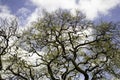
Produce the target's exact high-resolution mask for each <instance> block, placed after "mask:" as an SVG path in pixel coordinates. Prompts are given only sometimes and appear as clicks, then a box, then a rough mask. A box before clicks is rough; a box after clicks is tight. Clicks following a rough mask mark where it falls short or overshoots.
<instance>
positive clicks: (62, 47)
mask: <svg viewBox="0 0 120 80" xmlns="http://www.w3.org/2000/svg"><path fill="white" fill-rule="evenodd" d="M118 26H119V25H117V24H114V23H112V22H110V23H105V22H102V23H101V24H98V25H95V24H94V23H92V22H91V21H88V20H86V19H85V16H84V15H83V14H81V12H79V11H76V14H75V15H73V14H71V13H70V11H67V10H57V11H55V12H53V13H48V12H44V15H43V17H42V18H40V19H38V21H37V22H34V23H33V25H32V27H31V28H29V29H28V30H27V31H25V32H23V36H21V37H20V39H19V41H18V42H19V45H18V44H17V45H15V46H17V47H18V49H15V51H14V53H15V54H14V55H13V56H10V57H9V61H10V65H9V66H8V67H7V68H6V71H8V72H9V74H12V77H10V78H11V79H12V80H14V79H17V80H42V79H43V80H47V79H48V80H79V79H84V80H101V79H109V80H110V78H111V77H113V76H114V77H116V78H118V79H119V78H120V70H119V69H120V63H119V62H118V61H119V58H120V46H119V45H120V44H119V38H120V36H119V32H120V31H119V28H118ZM115 36H116V37H115ZM20 49H22V50H23V51H20ZM21 55H25V56H27V57H25V58H23V56H21ZM33 56H34V57H33ZM29 58H30V59H33V58H34V61H33V62H30V61H29V60H28V59H29ZM109 77H110V78H109Z"/></svg>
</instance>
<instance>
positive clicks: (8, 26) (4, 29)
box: [0, 18, 17, 80]
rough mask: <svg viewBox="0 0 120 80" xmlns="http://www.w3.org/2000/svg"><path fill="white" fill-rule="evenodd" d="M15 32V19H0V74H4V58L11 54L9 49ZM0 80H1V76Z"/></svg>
mask: <svg viewBox="0 0 120 80" xmlns="http://www.w3.org/2000/svg"><path fill="white" fill-rule="evenodd" d="M16 31H17V21H16V19H15V18H11V20H9V19H7V18H6V19H3V18H0V73H2V72H3V73H4V70H5V66H4V64H5V59H6V58H5V56H6V55H9V54H10V52H11V48H12V47H13V45H14V44H12V40H13V39H14V37H15V34H16ZM0 80H2V77H1V74H0Z"/></svg>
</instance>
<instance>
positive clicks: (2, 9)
mask: <svg viewBox="0 0 120 80" xmlns="http://www.w3.org/2000/svg"><path fill="white" fill-rule="evenodd" d="M13 17H14V18H15V16H14V15H12V14H11V11H10V9H9V7H7V6H6V5H0V18H2V19H6V18H7V19H8V18H13Z"/></svg>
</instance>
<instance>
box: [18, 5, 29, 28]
mask: <svg viewBox="0 0 120 80" xmlns="http://www.w3.org/2000/svg"><path fill="white" fill-rule="evenodd" d="M30 13H31V11H30V10H29V9H27V8H25V7H22V8H20V9H18V11H17V13H16V15H17V17H18V19H19V24H20V25H21V26H23V25H25V24H26V22H27V20H26V18H27V17H28V16H30Z"/></svg>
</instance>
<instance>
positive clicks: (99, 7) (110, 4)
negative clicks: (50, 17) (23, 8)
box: [30, 0, 120, 20]
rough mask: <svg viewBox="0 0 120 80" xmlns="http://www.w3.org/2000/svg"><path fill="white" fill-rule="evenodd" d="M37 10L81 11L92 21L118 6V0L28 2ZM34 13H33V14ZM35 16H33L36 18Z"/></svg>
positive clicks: (35, 0) (39, 0) (34, 0)
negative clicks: (60, 9) (61, 9)
mask: <svg viewBox="0 0 120 80" xmlns="http://www.w3.org/2000/svg"><path fill="white" fill-rule="evenodd" d="M30 1H31V2H32V3H33V4H34V5H36V6H37V7H38V8H45V9H46V10H47V11H50V12H51V11H54V10H56V9H58V8H63V9H69V10H75V9H78V10H81V11H82V12H83V13H84V14H86V17H87V18H88V19H90V20H94V19H95V18H97V17H99V14H103V15H106V14H108V13H109V11H110V10H111V9H113V8H115V7H116V6H117V5H120V0H80V1H79V2H78V3H77V4H76V1H75V0H30ZM34 13H35V12H34ZM36 15H37V14H35V16H36Z"/></svg>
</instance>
